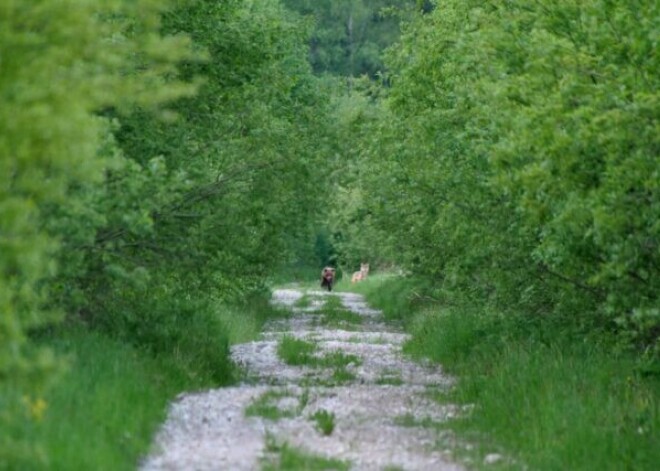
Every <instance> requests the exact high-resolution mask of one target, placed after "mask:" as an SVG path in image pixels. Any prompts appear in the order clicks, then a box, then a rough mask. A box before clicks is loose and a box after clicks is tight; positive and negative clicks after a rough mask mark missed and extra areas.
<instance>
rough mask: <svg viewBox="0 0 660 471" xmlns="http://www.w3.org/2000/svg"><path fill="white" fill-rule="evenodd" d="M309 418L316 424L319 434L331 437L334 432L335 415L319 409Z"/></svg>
mask: <svg viewBox="0 0 660 471" xmlns="http://www.w3.org/2000/svg"><path fill="white" fill-rule="evenodd" d="M311 418H312V420H314V421H315V422H316V428H317V429H318V431H319V432H321V433H322V434H323V435H326V436H328V435H332V432H333V431H334V430H335V414H333V413H332V412H328V411H327V410H325V409H320V410H318V411H316V412H315V413H314V414H312V416H311Z"/></svg>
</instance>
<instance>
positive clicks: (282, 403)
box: [141, 289, 462, 471]
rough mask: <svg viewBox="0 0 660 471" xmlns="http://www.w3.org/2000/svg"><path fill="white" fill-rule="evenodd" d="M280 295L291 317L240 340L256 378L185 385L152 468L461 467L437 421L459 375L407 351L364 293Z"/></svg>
mask: <svg viewBox="0 0 660 471" xmlns="http://www.w3.org/2000/svg"><path fill="white" fill-rule="evenodd" d="M273 302H275V303H277V304H280V305H282V306H285V307H287V308H288V309H290V310H291V311H292V313H293V314H292V316H291V317H290V318H287V319H283V320H282V319H281V320H278V321H274V322H271V323H269V324H268V325H267V326H266V329H265V332H264V333H263V336H262V339H261V340H259V341H255V342H251V343H246V344H240V345H236V346H234V347H233V348H232V357H233V359H234V361H235V362H237V363H238V364H240V365H242V366H243V367H244V368H245V369H246V371H247V377H246V379H245V380H244V381H243V382H242V384H240V385H238V386H235V387H229V388H223V389H218V390H213V391H208V392H204V393H200V394H186V395H182V396H181V397H180V398H179V399H178V400H177V401H176V402H175V403H174V404H172V406H171V410H170V412H169V416H168V419H167V421H166V423H165V424H164V426H163V427H162V429H161V431H160V433H159V434H158V436H157V439H156V445H155V447H154V450H153V453H152V455H150V456H149V457H148V458H147V459H146V460H145V462H144V463H143V465H142V467H141V469H142V470H144V471H153V470H224V469H226V470H262V469H263V470H280V469H281V470H285V469H286V470H289V469H312V470H313V469H355V470H392V471H393V470H402V469H403V470H436V471H437V470H459V469H462V468H461V467H460V466H459V465H456V464H453V463H452V462H451V460H450V458H449V447H450V443H451V437H450V436H449V435H447V432H440V431H438V429H437V427H434V424H437V423H439V422H442V421H445V420H447V419H448V418H451V417H453V416H454V415H455V414H456V413H457V410H456V408H455V407H454V406H452V405H441V404H438V403H437V402H435V401H433V400H432V399H431V398H430V397H429V392H430V391H432V390H436V391H437V390H438V388H447V387H449V386H450V384H451V380H450V379H449V378H448V377H446V376H445V375H443V373H442V372H441V371H440V370H439V369H437V368H436V367H431V366H425V365H420V364H418V363H414V362H411V361H409V360H407V359H405V358H404V357H403V356H402V354H401V346H402V344H403V342H404V341H405V340H406V338H407V335H406V334H404V333H403V332H401V331H400V330H397V329H396V328H393V327H392V326H389V325H387V324H385V323H384V322H383V321H382V316H381V313H380V312H379V311H376V310H373V309H370V308H369V307H368V306H367V305H366V303H365V302H364V300H363V298H362V297H361V296H360V295H357V294H353V293H332V294H330V293H326V292H320V291H318V292H317V291H310V292H306V293H305V292H303V291H302V290H295V289H289V290H278V291H276V292H275V293H274V296H273Z"/></svg>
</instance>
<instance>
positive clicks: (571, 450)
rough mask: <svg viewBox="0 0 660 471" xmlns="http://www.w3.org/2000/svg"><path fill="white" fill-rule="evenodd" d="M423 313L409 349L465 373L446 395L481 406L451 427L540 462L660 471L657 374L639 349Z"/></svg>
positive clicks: (470, 315)
mask: <svg viewBox="0 0 660 471" xmlns="http://www.w3.org/2000/svg"><path fill="white" fill-rule="evenodd" d="M422 316H423V317H422V319H420V320H419V321H418V323H417V326H416V329H415V331H414V337H413V341H412V342H411V343H410V344H408V345H407V346H406V350H407V351H408V352H410V353H412V354H414V355H417V356H427V357H430V358H432V359H434V360H436V361H439V362H441V363H442V364H443V365H444V366H445V367H446V368H447V369H448V370H449V371H450V372H452V373H454V374H456V375H458V377H459V382H458V385H457V387H456V388H455V390H454V392H453V394H452V396H453V397H450V398H449V399H450V400H453V401H457V402H459V403H464V404H475V405H476V407H475V409H474V411H473V412H472V413H471V414H466V416H465V417H464V418H462V419H459V420H457V421H454V422H452V423H451V424H452V428H453V429H454V430H456V431H458V432H459V433H461V434H462V435H463V436H464V437H466V438H468V439H471V440H476V441H477V442H478V443H479V444H480V446H479V449H480V450H481V451H482V452H483V453H487V452H489V451H491V452H492V450H493V448H495V449H497V450H504V452H505V454H509V455H511V456H512V457H513V458H514V459H515V461H516V462H520V463H525V464H526V465H528V466H529V467H530V468H531V469H539V470H546V469H547V470H553V469H571V470H591V469H599V470H601V469H602V470H610V469H611V470H618V469H635V470H653V469H657V463H660V382H659V381H658V378H657V377H656V378H653V377H644V376H643V375H641V374H640V373H639V370H638V368H637V366H638V364H637V362H636V360H635V358H634V356H633V355H631V354H627V353H621V352H619V353H617V352H616V351H615V350H613V349H612V348H611V347H608V346H607V345H608V344H607V343H605V344H603V343H602V342H599V338H598V337H592V338H588V337H584V336H578V335H575V334H573V333H571V332H565V331H561V330H558V329H557V328H556V327H553V326H551V325H549V324H545V323H541V324H540V325H536V326H535V325H532V326H529V325H527V326H524V327H522V326H521V325H519V322H518V320H516V319H511V318H504V317H499V316H493V315H491V316H487V315H484V314H483V313H478V312H470V311H455V312H454V311H449V312H447V311H445V312H427V313H425V314H423V315H422ZM541 328H543V335H542V336H539V335H538V333H537V330H538V329H541ZM553 329H555V330H554V331H553ZM481 437H489V438H488V439H486V440H483V439H482V438H481Z"/></svg>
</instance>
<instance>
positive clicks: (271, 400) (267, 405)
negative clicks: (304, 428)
mask: <svg viewBox="0 0 660 471" xmlns="http://www.w3.org/2000/svg"><path fill="white" fill-rule="evenodd" d="M285 397H290V394H289V393H287V392H286V391H267V392H265V393H264V394H262V395H261V396H259V397H258V398H257V399H256V400H255V401H254V402H252V403H251V404H250V405H249V406H248V407H247V408H246V409H245V416H246V417H263V418H264V419H268V420H280V419H284V418H291V417H295V416H296V415H298V414H299V413H300V410H301V409H302V408H304V407H305V406H304V405H302V402H301V406H302V407H300V406H299V407H298V408H296V409H282V408H280V407H279V406H278V405H277V403H278V401H279V400H280V399H283V398H285ZM307 400H308V399H305V404H306V402H307Z"/></svg>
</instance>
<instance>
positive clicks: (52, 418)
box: [0, 297, 287, 471]
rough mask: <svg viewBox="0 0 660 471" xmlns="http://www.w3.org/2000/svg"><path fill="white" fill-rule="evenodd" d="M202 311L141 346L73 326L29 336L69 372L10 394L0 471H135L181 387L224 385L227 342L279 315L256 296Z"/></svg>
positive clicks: (251, 334) (250, 334)
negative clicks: (29, 391) (38, 389)
mask: <svg viewBox="0 0 660 471" xmlns="http://www.w3.org/2000/svg"><path fill="white" fill-rule="evenodd" d="M154 309H155V311H157V310H161V311H162V310H163V309H164V308H163V306H155V308H154ZM181 312H182V313H186V314H187V313H188V311H187V310H186V309H182V311H181ZM202 314H203V315H199V316H188V317H186V316H181V320H177V321H176V322H170V323H166V324H161V325H160V326H156V327H154V330H156V331H157V332H156V333H155V334H154V335H152V336H151V337H149V336H148V335H149V333H148V332H143V333H141V335H142V337H140V338H141V339H143V340H145V343H144V344H143V345H142V346H139V345H136V344H137V343H139V342H136V341H131V339H130V338H128V337H127V336H125V335H122V336H119V335H118V336H111V335H109V334H103V333H100V332H95V331H90V330H87V329H85V328H84V327H82V326H79V325H77V326H72V325H62V326H60V327H59V328H58V329H56V330H49V331H44V332H41V333H39V335H35V338H34V342H35V343H37V344H38V345H40V346H44V347H49V348H50V349H51V350H53V351H54V353H55V354H56V355H57V356H58V357H59V358H63V359H65V360H66V363H67V364H68V368H67V369H66V371H65V372H64V373H63V374H62V375H60V377H59V378H58V380H57V381H56V382H55V383H54V384H53V386H52V387H51V388H50V389H48V390H46V391H44V392H42V393H40V394H38V395H36V396H35V397H30V398H24V399H21V398H20V397H19V398H18V405H19V407H20V408H22V409H24V410H22V411H20V415H19V414H17V415H16V417H17V419H16V420H13V421H12V422H11V423H10V424H9V425H8V426H4V425H3V429H2V430H0V441H2V442H3V443H9V442H11V443H12V444H13V445H14V446H13V447H12V450H13V453H12V455H11V456H0V470H2V469H11V470H13V469H20V470H27V471H30V470H33V469H35V470H36V469H38V470H43V469H53V470H60V469H62V470H67V471H68V470H74V471H75V470H89V469H94V470H106V469H107V470H124V469H126V470H129V469H130V470H132V469H135V467H136V465H137V463H138V460H139V458H140V457H141V456H144V455H145V454H146V453H147V452H148V448H149V446H150V444H151V442H152V440H153V434H154V432H155V431H156V429H157V428H158V426H159V425H160V424H161V423H162V422H163V420H164V419H165V414H166V411H167V406H168V404H169V403H170V401H171V400H172V399H174V397H175V396H176V395H177V394H178V393H180V392H182V391H191V390H197V389H202V388H209V387H217V386H220V385H224V384H230V383H232V382H233V381H234V380H235V379H236V374H235V373H236V369H235V368H234V367H233V365H232V364H231V362H230V361H229V356H228V353H229V345H230V344H231V343H236V342H245V341H248V340H252V339H254V338H256V337H257V336H258V335H259V334H260V331H261V327H262V325H263V323H264V322H265V321H266V320H267V319H269V318H271V317H275V316H282V315H287V314H286V313H284V312H282V311H280V310H277V309H274V308H272V307H271V306H270V305H269V304H268V303H267V300H266V299H265V298H263V297H261V298H258V299H257V298H255V299H251V300H250V301H249V303H246V304H244V305H242V306H236V307H231V308H230V307H226V306H214V307H213V309H212V310H210V311H207V312H204V313H202ZM150 315H154V313H151V314H150ZM159 329H160V330H159ZM133 340H135V338H133ZM8 388H10V387H7V388H5V390H0V409H2V407H4V403H5V401H6V400H8V399H10V398H11V397H13V396H16V393H15V391H13V390H9V389H8ZM44 406H45V409H43V411H42V410H41V409H42V408H43V407H44ZM17 408H18V407H15V408H14V409H17ZM40 414H41V415H42V417H41V418H39V415H40ZM0 422H2V417H0Z"/></svg>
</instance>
